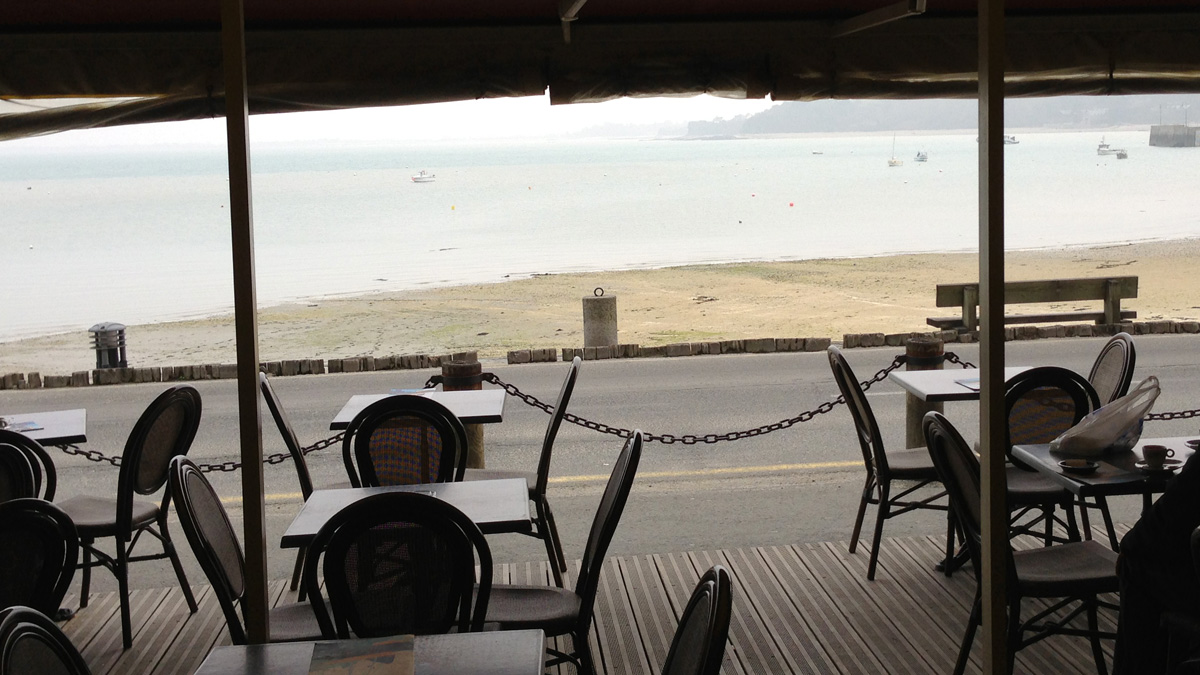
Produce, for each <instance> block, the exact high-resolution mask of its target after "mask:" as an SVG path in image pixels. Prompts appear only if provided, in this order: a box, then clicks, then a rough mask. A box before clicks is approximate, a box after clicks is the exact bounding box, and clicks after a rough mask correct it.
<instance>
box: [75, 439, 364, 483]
mask: <svg viewBox="0 0 1200 675" xmlns="http://www.w3.org/2000/svg"><path fill="white" fill-rule="evenodd" d="M345 435H346V434H345V432H342V433H339V434H334V435H333V436H330V437H329V438H325V439H322V440H319V441H317V442H316V443H313V444H312V445H308V446H305V447H303V448H300V452H301V454H303V455H305V456H307V455H308V454H309V453H310V452H316V451H317V450H324V449H325V448H328V447H329V446H331V445H337V444H339V443H341V442H342V438H343V437H344V436H345ZM57 447H58V449H59V450H62V451H63V452H64V453H66V454H68V455H74V456H76V457H82V458H84V459H86V460H88V461H91V462H108V463H109V464H112V465H113V466H121V458H120V457H109V456H108V455H105V454H104V453H103V452H100V451H99V450H83V449H81V448H80V447H79V446H77V445H74V444H72V443H67V444H64V445H59V446H57ZM291 458H292V455H291V453H289V452H277V453H275V454H273V455H268V456H267V457H263V464H282V463H284V462H286V461H288V460H289V459H291ZM196 466H198V467H199V468H200V471H202V472H203V473H209V472H211V471H224V472H229V471H238V470H239V469H241V468H242V463H241V462H234V461H229V462H221V463H220V464H197V465H196Z"/></svg>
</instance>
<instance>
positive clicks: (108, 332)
mask: <svg viewBox="0 0 1200 675" xmlns="http://www.w3.org/2000/svg"><path fill="white" fill-rule="evenodd" d="M88 332H89V333H91V334H92V349H95V350H96V368H97V369H99V368H124V367H125V366H126V365H127V363H126V361H125V325H124V324H120V323H111V322H108V323H98V324H96V325H95V326H92V327H91V328H89V329H88Z"/></svg>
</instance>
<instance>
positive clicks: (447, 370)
mask: <svg viewBox="0 0 1200 675" xmlns="http://www.w3.org/2000/svg"><path fill="white" fill-rule="evenodd" d="M479 389H483V366H482V365H481V364H480V363H479V361H475V360H471V361H445V362H443V363H442V391H471V390H479ZM463 426H464V427H465V428H466V430H467V466H468V467H470V468H472V469H482V468H484V458H483V425H481V424H464V425H463Z"/></svg>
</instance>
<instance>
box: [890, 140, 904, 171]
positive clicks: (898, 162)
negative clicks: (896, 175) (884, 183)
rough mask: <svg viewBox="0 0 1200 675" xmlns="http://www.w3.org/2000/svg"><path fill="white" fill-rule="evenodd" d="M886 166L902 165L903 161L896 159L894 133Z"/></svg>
mask: <svg viewBox="0 0 1200 675" xmlns="http://www.w3.org/2000/svg"><path fill="white" fill-rule="evenodd" d="M888 166H904V162H903V161H901V160H899V159H896V135H895V134H892V158H891V159H889V160H888Z"/></svg>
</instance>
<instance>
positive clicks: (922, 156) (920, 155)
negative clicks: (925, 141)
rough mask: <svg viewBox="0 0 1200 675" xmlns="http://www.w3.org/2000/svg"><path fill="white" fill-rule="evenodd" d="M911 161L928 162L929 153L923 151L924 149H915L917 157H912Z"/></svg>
mask: <svg viewBox="0 0 1200 675" xmlns="http://www.w3.org/2000/svg"><path fill="white" fill-rule="evenodd" d="M913 161H914V162H928V161H929V153H928V152H925V151H924V150H919V151H917V158H916V159H914V160H913Z"/></svg>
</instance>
